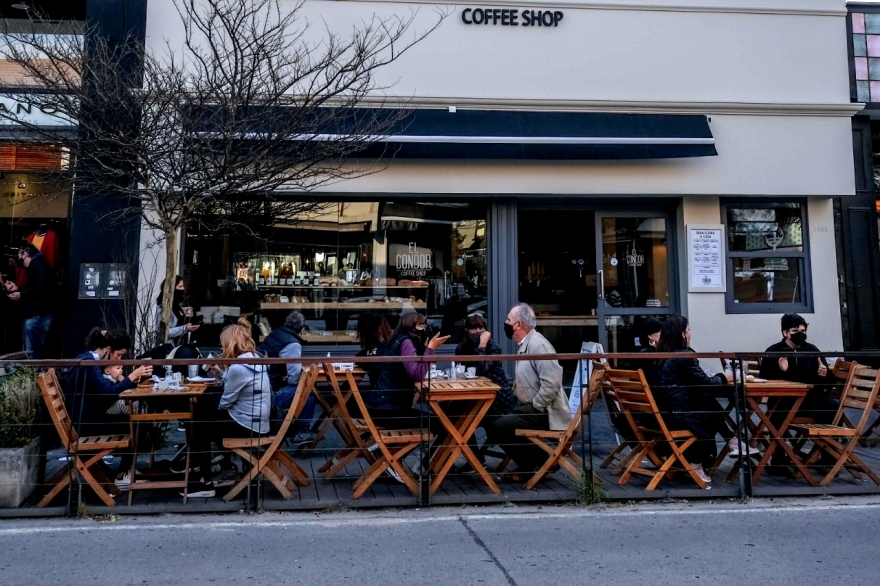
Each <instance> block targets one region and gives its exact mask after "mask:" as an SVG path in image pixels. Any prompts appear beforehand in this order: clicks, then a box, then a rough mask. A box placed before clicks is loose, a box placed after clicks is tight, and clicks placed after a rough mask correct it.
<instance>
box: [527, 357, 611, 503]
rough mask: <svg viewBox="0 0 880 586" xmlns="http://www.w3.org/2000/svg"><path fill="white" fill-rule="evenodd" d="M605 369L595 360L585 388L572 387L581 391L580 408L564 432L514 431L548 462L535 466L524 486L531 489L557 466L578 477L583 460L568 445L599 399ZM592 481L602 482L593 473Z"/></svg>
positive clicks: (575, 390) (574, 390) (575, 437)
mask: <svg viewBox="0 0 880 586" xmlns="http://www.w3.org/2000/svg"><path fill="white" fill-rule="evenodd" d="M604 369H605V367H604V365H603V364H599V363H594V364H593V373H592V374H591V375H590V380H589V383H588V384H587V386H586V388H584V389H574V388H573V389H572V390H571V392H573V393H575V392H578V393H581V408H580V409H578V412H577V413H576V414H575V415H574V417H572V418H571V423H569V424H568V427H567V428H566V429H565V430H564V431H548V430H543V429H517V430H516V435H517V436H519V437H527V438H529V440H531V441H532V442H533V443H534V444H535V445H537V446H538V447H539V448H541V449H542V450H544V451H545V452H547V454H548V458H547V461H546V462H544V464H543V465H542V466H541V467H540V468H538V471H537V472H535V473H534V474H533V475H532V477H531V478H530V479H529V480H528V482H526V483H525V488H526V489H531V488H534V486H535V485H536V484H538V482H540V481H541V479H542V478H544V477H545V476H546V475H547V474H549V473H550V470H551V469H552V468H553V467H554V466H556V465H559V466H561V467H562V468H565V469H566V470H567V471H568V472H569V473H570V474H571V475H572V477H574V478H580V476H581V474H582V471H583V465H584V462H583V460H582V459H581V457H580V456H578V455H577V454H576V453H574V451H573V450H572V449H571V448H572V445H573V444H574V442H575V440H576V439H577V436H578V432H579V431H580V429H581V425H582V424H583V421H584V417H586V416H587V413H588V412H589V411H590V409H592V408H593V404H594V403H595V402H596V399H598V398H599V393H600V392H601V391H602V380H603V379H604V378H605V370H604ZM593 482H594V483H596V484H602V479H601V478H599V477H598V476H597V475H596V474H595V473H593Z"/></svg>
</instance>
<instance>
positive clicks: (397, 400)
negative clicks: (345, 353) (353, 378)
mask: <svg viewBox="0 0 880 586" xmlns="http://www.w3.org/2000/svg"><path fill="white" fill-rule="evenodd" d="M427 327H428V320H427V318H426V317H425V316H424V315H422V314H420V313H407V314H404V315H402V316H400V321H399V322H398V324H397V329H395V330H394V333H393V334H392V335H391V342H390V343H389V344H388V348H387V350H386V352H385V356H433V355H434V351H435V350H436V349H437V348H439V347H440V346H442V345H443V344H444V343H445V342H446V341H447V340H448V339H449V336H441V335H440V334H436V335H434V337H432V338H430V339H429V338H428V335H429V333H428V329H427ZM430 369H431V364H430V363H428V362H392V363H386V364H384V365H383V368H381V369H380V373H379V380H378V381H376V386H375V387H374V388H375V389H376V390H377V391H379V392H381V394H382V396H383V397H385V398H386V400H387V405H376V406H375V407H372V408H370V416H371V417H372V418H373V420H374V421H375V423H376V425H379V426H381V427H384V428H386V429H404V428H410V427H418V426H419V425H418V414H417V413H416V412H415V411H413V408H412V406H413V401H414V400H415V393H416V385H418V384H420V383H421V382H422V381H423V380H424V379H425V375H427V374H428V371H429V370H430ZM383 407H384V408H383Z"/></svg>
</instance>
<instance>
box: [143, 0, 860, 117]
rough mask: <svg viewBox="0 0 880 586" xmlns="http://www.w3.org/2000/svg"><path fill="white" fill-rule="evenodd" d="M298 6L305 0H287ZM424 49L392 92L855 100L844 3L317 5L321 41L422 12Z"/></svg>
mask: <svg viewBox="0 0 880 586" xmlns="http://www.w3.org/2000/svg"><path fill="white" fill-rule="evenodd" d="M283 4H285V5H287V6H289V7H291V9H292V8H293V7H294V6H295V5H296V4H297V2H296V0H284V2H283ZM475 6H478V7H495V8H499V7H502V6H503V7H506V8H518V9H520V10H523V9H526V8H529V9H536V8H544V9H553V10H561V11H563V12H564V14H565V16H564V19H563V20H562V22H561V23H560V25H559V26H558V27H555V28H543V27H542V28H538V27H522V26H517V27H510V26H481V25H470V26H469V25H466V24H464V23H463V22H462V20H461V11H462V10H463V9H464V8H466V7H475ZM437 8H448V9H449V10H451V11H452V13H451V14H450V16H449V17H448V18H447V19H446V21H445V22H443V24H442V25H441V27H440V28H439V30H437V31H435V32H434V33H433V34H432V35H431V36H430V37H429V38H428V39H427V40H426V41H425V42H424V43H422V44H421V45H419V46H417V47H416V48H415V49H413V51H412V52H410V53H408V54H405V55H404V56H403V57H402V58H401V59H400V60H399V61H398V62H397V63H395V64H393V65H392V66H390V67H389V68H387V69H383V70H381V71H380V72H379V77H378V81H379V83H380V84H381V85H386V84H390V85H393V87H392V88H391V90H390V91H389V92H387V93H390V94H398V95H404V96H417V97H427V96H431V97H444V98H450V99H453V98H489V99H548V100H554V101H559V100H607V101H628V100H639V101H648V102H663V101H675V102H706V103H711V102H747V103H798V104H803V103H848V102H849V78H848V72H847V52H846V25H845V14H846V9H845V2H844V1H843V0H799V1H798V2H794V1H792V0H763V1H760V0H747V1H743V0H724V1H720V0H665V1H664V0H617V1H613V2H611V1H604V2H596V1H592V2H588V1H562V2H546V1H543V2H542V1H538V2H519V1H516V0H514V1H511V2H501V1H492V0H490V1H489V2H483V3H472V2H455V1H453V2H447V3H443V2H438V3H436V4H431V3H422V2H411V3H405V2H397V1H394V2H381V1H379V2H363V1H324V0H308V1H307V2H305V5H304V7H303V9H302V15H303V17H304V18H305V19H307V20H308V22H310V23H311V24H312V27H311V29H310V31H309V35H310V37H311V38H312V39H320V38H323V36H322V33H323V27H324V24H323V23H324V22H326V23H327V27H329V28H330V29H331V30H333V31H335V32H338V33H340V34H343V35H345V34H348V33H349V32H350V31H351V30H352V27H356V26H360V25H361V22H362V21H363V20H369V19H370V18H371V17H372V16H373V15H374V14H376V15H379V16H386V17H387V16H391V15H404V16H405V15H409V14H412V13H413V12H414V11H418V16H417V18H416V25H415V26H414V30H415V31H419V30H425V29H426V28H427V27H428V26H430V24H431V23H432V21H434V20H435V18H434V11H435V10H436V9H437ZM180 34H181V28H180V25H179V17H178V16H177V14H176V12H175V11H174V8H173V4H172V2H171V0H150V2H149V5H148V20H147V42H148V46H149V47H152V48H154V49H156V50H158V51H164V50H165V44H164V39H169V40H170V41H171V45H172V46H176V43H177V39H179V37H180Z"/></svg>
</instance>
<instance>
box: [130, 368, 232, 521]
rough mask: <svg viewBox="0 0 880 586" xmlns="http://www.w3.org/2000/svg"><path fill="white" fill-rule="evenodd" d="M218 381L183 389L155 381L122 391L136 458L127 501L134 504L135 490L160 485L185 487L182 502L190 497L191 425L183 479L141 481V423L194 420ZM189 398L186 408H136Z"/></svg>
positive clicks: (186, 386) (187, 386) (188, 427)
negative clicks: (157, 384)
mask: <svg viewBox="0 0 880 586" xmlns="http://www.w3.org/2000/svg"><path fill="white" fill-rule="evenodd" d="M216 385H217V383H187V384H186V385H185V386H183V388H182V389H180V390H172V389H164V390H159V389H156V388H154V383H153V381H148V382H145V383H141V384H140V385H138V386H137V387H135V388H133V389H129V390H127V391H123V392H121V393H120V394H119V398H120V399H123V400H125V402H126V403H127V404H128V408H129V413H130V420H131V441H132V446H133V448H132V449H133V450H134V458H133V459H132V463H131V486H130V487H129V492H128V504H129V505H131V502H132V499H133V495H134V491H136V490H152V489H157V488H182V489H183V502H184V503H186V500H187V487H188V485H189V468H190V445H191V444H192V426H191V425H187V426H186V447H185V448H184V449H185V450H186V466H185V468H184V470H185V471H184V474H183V480H138V479H137V456H138V451H137V450H138V431H139V428H140V424H141V423H161V422H167V421H192V420H193V413H194V411H195V404H196V402H197V401H198V399H199V397H201V396H202V395H203V394H204V393H205V391H206V390H208V388H209V387H211V386H216ZM180 398H185V399H187V401H186V404H187V409H186V410H184V411H179V410H176V411H173V412H170V411H164V412H162V411H158V410H154V411H153V412H151V413H138V412H137V410H136V409H135V408H134V405H133V402H134V401H153V400H159V401H163V402H164V401H165V400H167V399H180Z"/></svg>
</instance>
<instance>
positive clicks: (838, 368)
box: [831, 358, 856, 381]
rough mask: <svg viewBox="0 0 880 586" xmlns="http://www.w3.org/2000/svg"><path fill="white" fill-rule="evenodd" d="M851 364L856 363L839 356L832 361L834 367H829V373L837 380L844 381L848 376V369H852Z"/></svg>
mask: <svg viewBox="0 0 880 586" xmlns="http://www.w3.org/2000/svg"><path fill="white" fill-rule="evenodd" d="M853 364H856V363H855V362H853V361H850V360H844V359H843V358H841V359H840V360H838V361H837V362H835V363H834V368H832V369H831V374H833V375H834V378H836V379H837V380H840V381H846V380H847V379H848V378H849V371H850V369H852V367H853Z"/></svg>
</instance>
